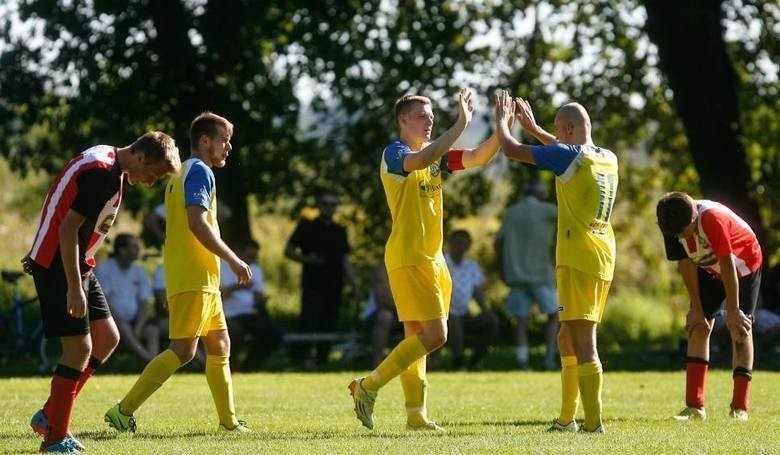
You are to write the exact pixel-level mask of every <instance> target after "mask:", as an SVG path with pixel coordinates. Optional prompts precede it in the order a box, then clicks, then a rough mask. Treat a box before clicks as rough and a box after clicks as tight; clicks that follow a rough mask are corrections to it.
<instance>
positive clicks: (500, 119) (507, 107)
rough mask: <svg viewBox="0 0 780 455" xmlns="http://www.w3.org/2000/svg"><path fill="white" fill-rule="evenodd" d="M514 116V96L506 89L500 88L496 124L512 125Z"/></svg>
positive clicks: (497, 95)
mask: <svg viewBox="0 0 780 455" xmlns="http://www.w3.org/2000/svg"><path fill="white" fill-rule="evenodd" d="M514 116H515V102H514V100H512V96H511V95H509V92H508V91H506V90H499V91H498V92H497V93H496V125H497V126H498V125H502V124H507V125H511V121H512V118H513V117H514Z"/></svg>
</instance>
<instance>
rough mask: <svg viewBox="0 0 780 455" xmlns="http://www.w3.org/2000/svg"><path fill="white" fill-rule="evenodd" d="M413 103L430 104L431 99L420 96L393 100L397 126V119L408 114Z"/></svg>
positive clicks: (406, 96) (405, 96)
mask: <svg viewBox="0 0 780 455" xmlns="http://www.w3.org/2000/svg"><path fill="white" fill-rule="evenodd" d="M415 103H421V104H427V105H430V104H431V99H430V98H428V97H427V96H422V95H404V96H402V97H400V98H398V99H397V100H395V123H396V124H398V117H400V116H401V115H403V114H406V113H407V112H409V110H410V109H411V108H412V106H413V105H414V104H415Z"/></svg>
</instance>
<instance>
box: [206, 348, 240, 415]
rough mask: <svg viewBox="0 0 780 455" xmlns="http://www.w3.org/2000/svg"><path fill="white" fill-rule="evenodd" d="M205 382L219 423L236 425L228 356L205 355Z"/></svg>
mask: <svg viewBox="0 0 780 455" xmlns="http://www.w3.org/2000/svg"><path fill="white" fill-rule="evenodd" d="M206 382H208V384H209V390H211V397H212V398H213V399H214V406H216V407H217V414H218V415H219V423H221V424H222V425H224V426H225V427H227V428H235V426H236V425H238V419H237V418H236V402H235V400H234V399H233V378H232V377H231V376H230V357H228V356H226V355H207V356H206Z"/></svg>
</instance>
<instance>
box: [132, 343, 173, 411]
mask: <svg viewBox="0 0 780 455" xmlns="http://www.w3.org/2000/svg"><path fill="white" fill-rule="evenodd" d="M180 366H181V361H180V360H179V356H177V355H176V353H174V352H173V351H171V350H170V349H166V350H164V351H163V352H161V353H159V354H157V357H155V358H153V359H152V360H151V361H150V362H149V363H148V364H147V365H146V368H144V371H143V372H141V376H139V377H138V380H136V381H135V384H133V387H132V388H131V389H130V391H129V392H127V395H125V397H124V398H122V401H120V402H119V409H120V410H121V411H122V413H124V414H127V415H130V414H132V413H134V412H135V410H136V409H138V408H139V407H141V405H142V404H143V402H144V401H146V399H147V398H149V397H150V396H151V395H152V394H153V393H154V392H156V391H157V389H159V388H160V387H161V386H162V385H163V383H165V381H167V380H168V378H170V377H171V375H173V373H175V372H176V370H178V369H179V367H180Z"/></svg>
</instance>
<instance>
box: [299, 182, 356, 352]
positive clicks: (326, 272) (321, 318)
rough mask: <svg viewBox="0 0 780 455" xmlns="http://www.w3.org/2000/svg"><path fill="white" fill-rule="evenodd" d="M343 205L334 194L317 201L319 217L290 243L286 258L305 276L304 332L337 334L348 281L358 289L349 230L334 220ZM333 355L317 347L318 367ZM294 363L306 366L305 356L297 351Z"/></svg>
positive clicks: (304, 224) (324, 346)
mask: <svg viewBox="0 0 780 455" xmlns="http://www.w3.org/2000/svg"><path fill="white" fill-rule="evenodd" d="M338 204H339V201H338V199H337V198H336V196H335V195H334V194H332V193H323V194H321V195H320V196H319V197H318V198H317V208H318V209H319V216H318V217H317V218H315V219H313V220H302V221H301V222H300V223H298V226H296V228H295V231H293V233H292V235H291V236H290V239H289V240H288V241H287V247H286V248H285V252H284V253H285V256H287V257H288V258H290V259H292V260H293V261H297V262H300V263H301V264H303V270H302V272H301V319H300V331H301V332H304V333H311V332H326V333H327V332H334V331H335V330H336V327H337V323H338V317H339V309H340V307H341V300H342V291H343V288H344V280H345V279H348V280H349V281H350V283H351V284H352V287H353V289H356V287H355V271H354V269H353V267H352V264H351V263H350V262H349V258H348V257H347V254H348V253H349V243H348V241H347V230H346V229H345V228H344V227H343V226H341V225H339V224H338V223H336V222H335V221H334V220H333V216H334V215H335V213H336V208H337V207H338ZM329 354H330V343H329V342H319V343H317V357H316V361H317V363H318V364H320V365H323V364H325V363H326V362H327V360H328V355H329ZM292 355H293V361H297V362H299V363H302V362H304V361H305V360H306V359H305V357H306V356H305V355H304V352H302V351H301V350H299V349H296V350H293V352H292Z"/></svg>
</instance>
